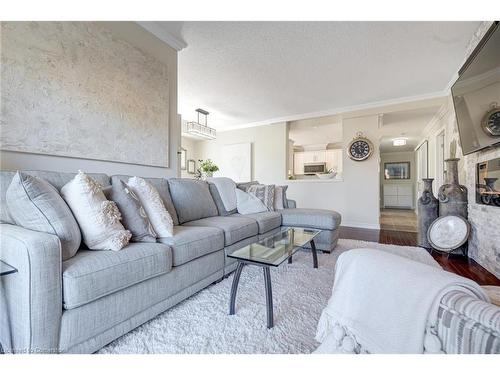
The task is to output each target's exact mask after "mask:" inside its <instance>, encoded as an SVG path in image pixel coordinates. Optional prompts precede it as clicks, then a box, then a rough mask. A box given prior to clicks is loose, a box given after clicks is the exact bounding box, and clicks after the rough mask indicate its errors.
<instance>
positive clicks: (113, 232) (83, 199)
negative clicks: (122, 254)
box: [61, 171, 132, 251]
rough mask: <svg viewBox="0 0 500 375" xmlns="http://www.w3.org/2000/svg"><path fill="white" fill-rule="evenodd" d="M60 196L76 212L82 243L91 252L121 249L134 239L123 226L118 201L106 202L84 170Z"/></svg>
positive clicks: (99, 189)
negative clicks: (131, 238)
mask: <svg viewBox="0 0 500 375" xmlns="http://www.w3.org/2000/svg"><path fill="white" fill-rule="evenodd" d="M61 195H62V197H63V198H64V200H65V201H66V203H67V204H68V206H69V207H70V208H71V211H73V215H74V216H75V218H76V221H78V225H79V226H80V230H81V231H82V236H83V241H84V242H85V244H86V245H87V247H88V248H89V249H91V250H114V251H117V250H120V249H121V248H123V247H124V246H126V245H127V244H128V241H129V240H130V237H131V236H132V235H131V233H130V232H129V231H128V230H125V228H124V227H123V225H122V224H121V223H120V219H121V214H120V211H119V210H118V207H117V206H116V203H115V202H111V201H108V200H106V197H105V196H104V193H103V192H102V187H101V185H100V184H99V183H98V182H97V181H95V180H94V179H93V178H92V177H90V176H87V175H86V174H85V173H83V172H82V171H78V174H77V175H76V176H75V177H74V178H73V179H72V180H71V181H70V182H68V183H67V184H66V185H64V186H63V187H62V189H61Z"/></svg>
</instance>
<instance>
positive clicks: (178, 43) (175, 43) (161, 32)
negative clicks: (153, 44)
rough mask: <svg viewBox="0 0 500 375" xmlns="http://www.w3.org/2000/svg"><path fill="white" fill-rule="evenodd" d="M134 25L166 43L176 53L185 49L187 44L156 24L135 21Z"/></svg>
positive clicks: (153, 22)
mask: <svg viewBox="0 0 500 375" xmlns="http://www.w3.org/2000/svg"><path fill="white" fill-rule="evenodd" d="M136 23H137V24H138V25H139V26H141V27H142V28H143V29H145V30H147V31H149V32H150V33H151V34H153V35H154V36H156V37H157V38H158V39H160V40H162V41H163V42H165V43H167V44H168V45H169V46H170V47H172V48H173V49H175V50H176V51H177V52H179V51H181V50H183V49H184V48H186V47H187V43H186V42H185V41H183V40H182V39H179V38H177V37H175V36H173V35H172V34H170V33H169V32H168V31H167V30H165V29H164V28H163V27H161V26H160V25H158V23H157V22H155V21H137V22H136Z"/></svg>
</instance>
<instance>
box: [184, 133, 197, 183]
mask: <svg viewBox="0 0 500 375" xmlns="http://www.w3.org/2000/svg"><path fill="white" fill-rule="evenodd" d="M199 143H200V141H198V140H195V139H193V138H188V137H181V146H182V147H183V148H184V149H186V169H185V170H182V169H181V170H180V171H181V177H182V178H194V176H195V175H194V174H189V173H188V171H187V160H189V159H194V161H195V162H196V167H198V160H199V159H201V157H200V156H199V153H198V151H199V148H200V147H199Z"/></svg>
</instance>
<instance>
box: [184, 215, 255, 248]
mask: <svg viewBox="0 0 500 375" xmlns="http://www.w3.org/2000/svg"><path fill="white" fill-rule="evenodd" d="M184 225H188V226H191V225H194V226H199V227H200V226H201V227H214V228H219V229H222V230H223V231H224V244H225V246H229V245H232V244H234V243H236V242H238V241H241V240H243V239H245V238H248V237H252V236H255V235H257V233H258V232H259V228H258V226H257V222H256V221H255V220H254V219H250V218H246V217H243V216H214V217H207V218H205V219H200V220H195V221H190V222H188V223H185V224H184Z"/></svg>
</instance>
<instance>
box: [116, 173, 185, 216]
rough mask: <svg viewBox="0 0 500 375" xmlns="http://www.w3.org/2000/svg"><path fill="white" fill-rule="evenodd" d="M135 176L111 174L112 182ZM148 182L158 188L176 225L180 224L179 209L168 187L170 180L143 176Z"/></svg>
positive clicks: (125, 180)
mask: <svg viewBox="0 0 500 375" xmlns="http://www.w3.org/2000/svg"><path fill="white" fill-rule="evenodd" d="M130 177H133V176H126V175H114V176H111V182H112V183H114V181H117V180H122V181H123V182H125V183H127V182H128V179H129V178H130ZM143 178H144V179H145V180H146V181H147V182H149V183H150V184H151V185H153V186H154V187H155V188H156V190H158V194H160V197H161V199H162V200H163V204H164V205H165V208H166V209H167V211H168V213H169V214H170V216H172V220H173V222H174V225H179V219H178V218H177V211H176V210H175V206H174V203H173V202H172V197H171V196H170V189H169V187H168V181H167V180H166V179H165V178H154V177H143Z"/></svg>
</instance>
